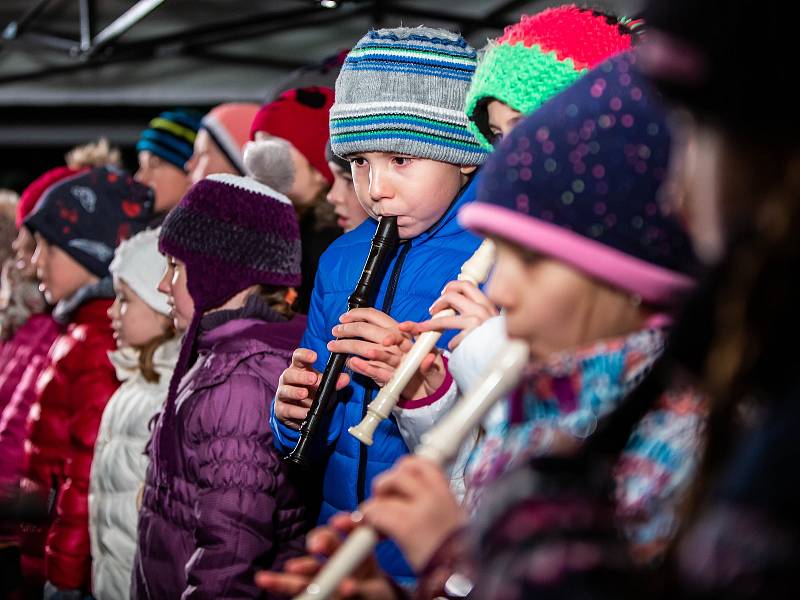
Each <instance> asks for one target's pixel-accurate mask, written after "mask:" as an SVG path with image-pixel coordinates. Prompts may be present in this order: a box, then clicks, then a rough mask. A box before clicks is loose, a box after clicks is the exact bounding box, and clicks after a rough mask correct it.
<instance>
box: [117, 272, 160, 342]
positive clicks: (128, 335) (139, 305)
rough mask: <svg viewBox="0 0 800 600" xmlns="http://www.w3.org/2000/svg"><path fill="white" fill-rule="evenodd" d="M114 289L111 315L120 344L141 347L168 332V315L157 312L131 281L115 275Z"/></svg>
mask: <svg viewBox="0 0 800 600" xmlns="http://www.w3.org/2000/svg"><path fill="white" fill-rule="evenodd" d="M114 291H115V292H116V297H115V298H114V303H113V304H112V305H111V308H109V309H108V318H109V319H111V328H112V329H113V330H114V339H115V340H117V346H118V347H122V346H132V347H134V348H140V347H142V346H145V345H146V344H148V343H149V342H150V341H151V340H153V339H154V338H156V337H158V336H160V335H163V334H164V332H166V330H167V327H168V326H169V321H168V320H167V318H166V317H164V315H161V314H159V313H157V312H156V311H154V310H153V309H152V308H151V307H150V305H149V304H147V303H146V302H145V301H144V300H142V299H141V298H140V297H139V295H138V294H136V292H134V291H133V290H132V289H131V287H130V286H129V285H128V284H127V283H125V282H124V281H123V280H121V279H119V278H117V277H115V278H114Z"/></svg>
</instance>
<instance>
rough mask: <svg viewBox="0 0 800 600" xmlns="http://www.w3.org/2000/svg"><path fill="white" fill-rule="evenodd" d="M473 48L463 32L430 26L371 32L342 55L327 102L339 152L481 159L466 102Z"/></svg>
mask: <svg viewBox="0 0 800 600" xmlns="http://www.w3.org/2000/svg"><path fill="white" fill-rule="evenodd" d="M476 60H477V53H476V52H475V50H474V48H472V46H470V45H469V44H468V43H467V42H466V40H464V38H462V37H461V36H460V35H457V34H455V33H451V32H449V31H446V30H444V29H430V28H427V27H417V28H413V29H412V28H406V27H399V28H396V29H379V30H376V31H370V32H369V33H368V34H367V35H365V36H364V37H363V38H361V40H359V42H358V43H357V44H356V45H355V47H354V48H353V50H352V51H351V52H350V54H349V55H348V56H347V59H346V60H345V63H344V66H343V67H342V71H341V73H340V74H339V78H338V79H337V80H336V102H335V104H334V105H333V108H331V147H332V148H333V151H334V153H336V154H338V155H339V156H348V155H351V154H355V153H358V152H396V153H401V154H406V155H409V156H416V157H420V158H429V159H432V160H437V161H441V162H446V163H452V164H455V165H479V164H481V163H482V162H483V161H484V159H485V158H486V152H485V150H484V149H483V148H482V147H481V145H480V144H479V143H478V142H477V141H476V140H475V136H473V134H472V133H471V132H470V130H469V128H468V122H467V116H466V115H465V114H464V111H463V109H464V101H465V99H466V93H467V88H468V87H469V82H470V79H472V75H473V73H474V72H475V65H476Z"/></svg>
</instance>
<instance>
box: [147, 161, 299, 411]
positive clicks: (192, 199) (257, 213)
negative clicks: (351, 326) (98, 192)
mask: <svg viewBox="0 0 800 600" xmlns="http://www.w3.org/2000/svg"><path fill="white" fill-rule="evenodd" d="M159 250H160V251H161V252H162V253H163V254H168V255H169V256H172V257H174V258H177V259H178V260H181V261H183V262H184V263H185V264H186V277H187V284H188V290H189V294H190V295H191V297H192V300H193V301H194V308H195V312H194V316H193V318H192V321H191V323H190V325H189V327H188V329H187V331H186V333H185V334H184V338H183V345H182V347H181V354H180V357H179V359H178V364H177V365H176V368H175V372H174V374H173V377H172V381H171V382H170V392H169V396H168V398H167V406H166V408H165V415H166V417H167V418H170V417H171V416H172V415H171V411H172V409H173V408H174V401H175V396H176V392H177V387H178V384H179V382H180V380H181V378H182V377H183V375H184V374H185V372H186V369H187V366H188V363H189V359H190V357H191V355H192V351H193V349H194V343H195V337H196V335H197V331H198V328H199V325H200V321H201V319H202V317H203V314H204V313H205V312H207V311H209V310H211V309H213V308H217V307H219V306H221V305H222V304H224V303H225V302H227V301H228V300H229V299H230V298H232V297H233V296H235V295H236V294H237V293H239V292H241V291H242V290H245V289H247V288H248V287H250V286H253V285H258V284H263V285H274V286H290V287H291V286H297V285H299V284H300V228H299V225H298V222H297V215H296V213H295V210H294V208H293V206H292V203H291V201H290V200H289V199H288V198H287V197H286V196H284V195H283V194H280V193H278V192H276V191H275V190H273V189H272V188H270V187H268V186H266V185H264V184H262V183H260V182H258V181H256V180H254V179H251V178H248V177H241V176H239V175H228V174H217V175H210V176H208V177H207V178H205V179H203V180H202V181H198V182H197V183H196V184H194V185H193V186H192V187H191V188H189V191H188V192H186V195H185V196H184V197H183V199H182V200H181V202H180V204H179V205H178V206H177V207H175V208H174V209H173V210H172V211H170V213H169V214H168V215H167V218H166V219H165V220H164V224H163V225H162V227H161V234H160V236H159Z"/></svg>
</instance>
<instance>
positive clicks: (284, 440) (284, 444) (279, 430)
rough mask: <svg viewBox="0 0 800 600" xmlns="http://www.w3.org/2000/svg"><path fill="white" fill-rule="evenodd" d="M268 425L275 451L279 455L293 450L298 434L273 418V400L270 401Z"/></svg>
mask: <svg viewBox="0 0 800 600" xmlns="http://www.w3.org/2000/svg"><path fill="white" fill-rule="evenodd" d="M269 424H270V427H271V428H272V439H273V443H274V444H275V449H276V450H277V451H278V452H279V453H280V454H287V453H289V452H290V451H291V450H292V448H294V446H295V444H296V443H297V440H298V439H300V433H299V432H297V431H295V430H294V429H291V428H289V427H286V425H284V424H283V423H281V422H280V421H279V420H278V418H277V417H276V416H275V400H274V399H273V400H272V406H271V408H270V415H269Z"/></svg>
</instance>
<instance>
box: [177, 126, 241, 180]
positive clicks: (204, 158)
mask: <svg viewBox="0 0 800 600" xmlns="http://www.w3.org/2000/svg"><path fill="white" fill-rule="evenodd" d="M186 171H187V172H188V173H189V179H190V180H191V182H192V183H197V182H198V181H200V180H202V179H205V178H206V176H207V175H212V174H214V173H231V174H233V175H238V174H239V172H238V171H237V170H236V167H234V166H233V165H232V164H231V163H230V161H229V160H228V159H227V158H226V157H225V155H224V154H223V153H222V150H220V149H219V147H218V146H217V144H216V143H214V140H212V139H211V136H210V135H208V132H207V131H206V130H205V129H201V130H200V131H198V132H197V137H196V138H194V153H193V154H192V157H191V158H190V159H189V160H188V161H186Z"/></svg>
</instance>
